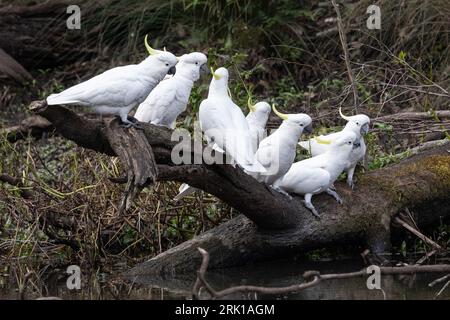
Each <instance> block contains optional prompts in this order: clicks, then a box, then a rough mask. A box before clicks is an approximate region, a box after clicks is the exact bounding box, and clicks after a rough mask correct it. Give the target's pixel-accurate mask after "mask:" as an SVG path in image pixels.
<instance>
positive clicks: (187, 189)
mask: <svg viewBox="0 0 450 320" xmlns="http://www.w3.org/2000/svg"><path fill="white" fill-rule="evenodd" d="M178 191H179V193H178V194H177V195H176V196H175V197H174V198H173V200H174V201H179V200H181V199H182V198H184V197H185V196H187V195H190V194H191V193H194V192H195V191H197V189H196V188H194V187H191V186H189V185H188V184H186V183H183V184H182V185H181V186H180V188H179V189H178Z"/></svg>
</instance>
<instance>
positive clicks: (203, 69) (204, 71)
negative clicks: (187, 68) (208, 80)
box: [200, 63, 210, 74]
mask: <svg viewBox="0 0 450 320" xmlns="http://www.w3.org/2000/svg"><path fill="white" fill-rule="evenodd" d="M209 72H210V71H209V69H208V66H207V65H206V63H204V64H202V65H201V67H200V74H208V73H209Z"/></svg>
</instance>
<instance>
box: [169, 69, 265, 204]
mask: <svg viewBox="0 0 450 320" xmlns="http://www.w3.org/2000/svg"><path fill="white" fill-rule="evenodd" d="M211 74H212V80H211V84H210V86H209V92H208V98H207V99H205V100H203V101H202V103H201V104H200V108H199V120H200V127H201V129H202V131H203V134H204V136H205V138H206V139H207V141H208V144H209V145H210V146H211V147H212V148H213V149H215V150H216V151H218V152H226V153H227V154H229V155H230V156H231V157H232V158H233V160H234V161H235V162H236V163H237V164H238V165H239V166H241V167H242V168H243V169H244V170H245V171H246V172H248V173H258V172H265V171H266V170H265V168H264V167H263V166H262V165H261V164H260V163H259V162H258V161H257V160H256V157H255V154H254V152H253V149H252V144H251V135H250V129H249V125H248V123H247V119H246V118H245V116H244V114H243V113H242V110H241V108H239V107H238V106H237V105H236V104H235V103H234V102H233V101H232V100H231V95H230V91H229V89H228V77H229V75H228V70H227V69H225V68H219V69H217V70H216V71H214V70H212V69H211ZM196 190H197V189H196V188H194V187H191V186H189V185H188V184H185V183H183V184H182V185H181V186H180V188H179V193H178V194H177V195H176V196H175V197H174V200H175V201H178V200H180V199H181V198H183V197H185V196H187V195H189V194H191V193H193V192H195V191H196Z"/></svg>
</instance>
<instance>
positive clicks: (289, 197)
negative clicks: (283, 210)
mask: <svg viewBox="0 0 450 320" xmlns="http://www.w3.org/2000/svg"><path fill="white" fill-rule="evenodd" d="M269 188H271V189H272V190H275V191H276V192H278V193H281V194H283V195H285V196H286V197H287V198H288V199H289V201H292V197H291V195H290V194H289V193H287V192H286V191H284V190H283V189H281V188H280V187H274V186H269Z"/></svg>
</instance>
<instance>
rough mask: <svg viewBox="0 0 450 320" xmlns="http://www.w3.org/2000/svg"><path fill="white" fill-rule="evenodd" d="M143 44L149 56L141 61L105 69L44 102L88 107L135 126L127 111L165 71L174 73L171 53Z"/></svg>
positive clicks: (157, 81)
mask: <svg viewBox="0 0 450 320" xmlns="http://www.w3.org/2000/svg"><path fill="white" fill-rule="evenodd" d="M145 46H146V48H147V51H148V53H149V54H150V56H149V57H147V58H146V59H145V60H144V61H142V62H141V63H139V64H130V65H126V66H121V67H116V68H113V69H110V70H107V71H105V72H103V73H102V74H99V75H97V76H95V77H93V78H91V79H89V80H87V81H84V82H82V83H79V84H77V85H75V86H73V87H70V88H68V89H66V90H64V91H62V92H61V93H57V94H51V95H50V96H48V97H47V104H48V105H57V104H67V105H80V106H90V107H92V108H93V109H94V110H95V111H96V112H97V113H100V114H114V115H117V116H119V117H120V119H121V120H122V123H123V124H124V125H125V126H126V127H130V126H136V124H135V123H134V122H133V121H130V120H129V119H128V113H129V112H130V111H131V109H133V108H134V107H136V106H137V105H139V104H140V103H141V102H142V101H144V99H145V98H146V97H147V96H148V94H149V93H150V91H152V90H153V88H154V87H155V86H156V85H157V84H158V83H159V82H160V81H161V80H162V79H163V78H164V77H165V76H166V74H168V73H169V74H174V73H175V71H176V69H175V65H176V63H177V57H175V56H174V55H173V54H172V53H170V52H166V51H160V50H155V49H153V48H151V47H150V45H149V44H148V42H147V37H145ZM132 120H134V119H132Z"/></svg>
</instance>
